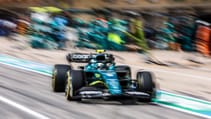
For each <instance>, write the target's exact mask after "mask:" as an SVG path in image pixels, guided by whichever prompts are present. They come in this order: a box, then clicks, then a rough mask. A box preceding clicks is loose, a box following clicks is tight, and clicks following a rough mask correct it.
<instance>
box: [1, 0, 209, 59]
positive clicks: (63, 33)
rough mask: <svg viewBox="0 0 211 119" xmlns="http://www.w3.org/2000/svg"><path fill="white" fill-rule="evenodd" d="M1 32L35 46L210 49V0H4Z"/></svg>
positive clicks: (206, 51)
mask: <svg viewBox="0 0 211 119" xmlns="http://www.w3.org/2000/svg"><path fill="white" fill-rule="evenodd" d="M0 4H1V9H0V23H1V24H0V28H1V30H0V35H1V36H7V37H13V38H15V37H18V35H22V36H24V37H27V39H28V40H29V41H28V42H29V44H30V46H31V47H33V48H44V49H65V48H67V47H86V48H91V49H108V50H118V51H140V52H142V51H143V52H145V51H147V50H149V49H160V50H174V51H180V50H183V51H189V52H200V53H201V54H203V55H204V56H209V55H210V22H211V19H210V15H211V10H210V9H211V8H210V5H211V1H210V0H194V1H193V0H90V1H87V0H1V1H0Z"/></svg>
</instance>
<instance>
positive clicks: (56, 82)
mask: <svg viewBox="0 0 211 119" xmlns="http://www.w3.org/2000/svg"><path fill="white" fill-rule="evenodd" d="M71 69H72V68H71V66H69V65H63V64H56V65H55V66H54V69H53V74H52V82H51V84H52V89H53V91H54V92H64V91H65V82H66V73H67V71H68V70H71Z"/></svg>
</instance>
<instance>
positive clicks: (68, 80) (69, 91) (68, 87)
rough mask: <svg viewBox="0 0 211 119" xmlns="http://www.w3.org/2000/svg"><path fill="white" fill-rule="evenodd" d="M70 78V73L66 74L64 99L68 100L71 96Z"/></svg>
mask: <svg viewBox="0 0 211 119" xmlns="http://www.w3.org/2000/svg"><path fill="white" fill-rule="evenodd" d="M71 79H72V77H71V75H70V72H69V71H68V72H67V83H66V86H65V96H66V98H67V99H68V98H70V97H72V96H73V90H72V81H71Z"/></svg>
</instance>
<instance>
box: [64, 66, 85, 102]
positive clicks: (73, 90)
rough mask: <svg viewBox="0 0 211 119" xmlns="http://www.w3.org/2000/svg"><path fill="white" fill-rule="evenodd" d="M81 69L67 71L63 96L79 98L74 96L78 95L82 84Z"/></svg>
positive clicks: (70, 98) (68, 98)
mask: <svg viewBox="0 0 211 119" xmlns="http://www.w3.org/2000/svg"><path fill="white" fill-rule="evenodd" d="M84 84H85V82H84V79H83V71H81V70H72V71H68V72H67V80H66V86H65V97H66V99H67V100H69V101H72V100H76V101H80V100H81V98H75V96H77V95H78V90H79V89H80V88H82V87H83V86H84Z"/></svg>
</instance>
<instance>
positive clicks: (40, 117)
mask: <svg viewBox="0 0 211 119" xmlns="http://www.w3.org/2000/svg"><path fill="white" fill-rule="evenodd" d="M0 101H2V102H4V103H7V104H9V105H11V106H13V107H15V108H18V109H20V110H22V111H24V112H26V113H28V114H30V115H32V116H34V117H36V118H38V119H50V118H48V117H46V116H44V115H41V114H39V113H37V112H35V111H33V110H30V109H28V108H27V107H24V106H22V105H20V104H18V103H16V102H13V101H12V100H9V99H7V98H5V97H3V96H0Z"/></svg>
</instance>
